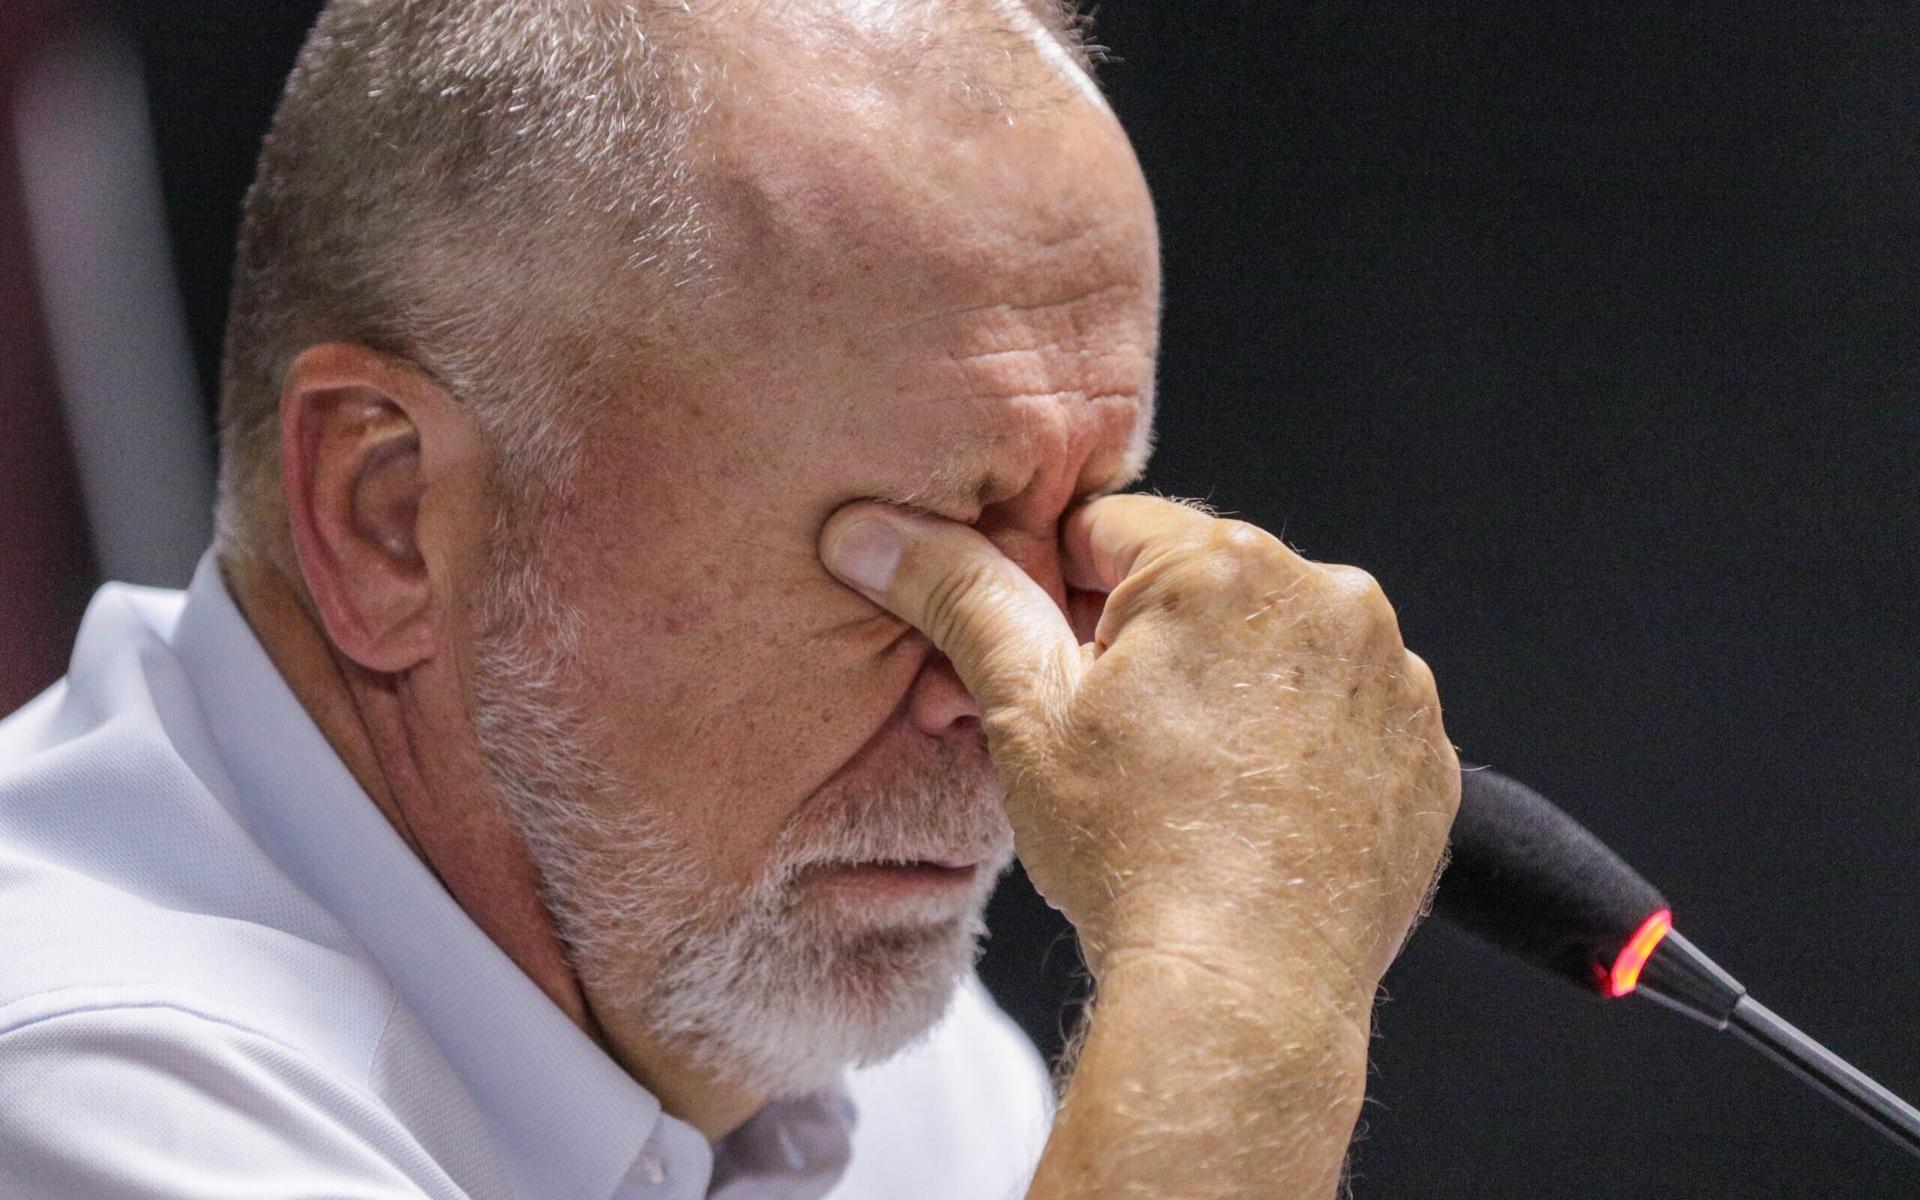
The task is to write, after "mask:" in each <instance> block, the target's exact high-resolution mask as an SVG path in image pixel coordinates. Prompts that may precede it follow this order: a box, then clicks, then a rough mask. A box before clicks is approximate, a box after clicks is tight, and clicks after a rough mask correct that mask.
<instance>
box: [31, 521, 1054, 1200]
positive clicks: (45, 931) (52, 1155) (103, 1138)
mask: <svg viewBox="0 0 1920 1200" xmlns="http://www.w3.org/2000/svg"><path fill="white" fill-rule="evenodd" d="M1050 1094H1051V1093H1050V1090H1049V1088H1048V1085H1047V1080H1046V1074H1045V1071H1044V1069H1043V1067H1042V1064H1041V1063H1040V1061H1039V1057H1038V1055H1036V1054H1035V1053H1034V1050H1033V1048H1032V1046H1031V1044H1030V1043H1028V1042H1027V1040H1026V1039H1025V1037H1024V1036H1023V1035H1022V1034H1021V1033H1020V1032H1019V1031H1018V1030H1017V1029H1016V1028H1015V1027H1014V1026H1013V1024H1012V1022H1010V1021H1009V1020H1008V1019H1007V1018H1006V1016H1005V1015H1004V1014H1002V1013H1001V1012H1000V1011H999V1010H998V1009H997V1008H996V1007H995V1006H994V1004H993V1002H992V1000H991V999H989V998H988V996H987V995H986V992H985V990H984V989H982V988H981V987H980V985H979V983H978V981H977V980H974V979H972V978H969V979H968V981H967V983H966V984H965V986H963V987H962V988H961V989H960V990H959V992H958V994H957V995H956V997H955V1000H954V1003H953V1006H952V1008H951V1010H950V1011H949V1013H948V1015H947V1017H946V1019H945V1021H944V1022H943V1023H942V1024H941V1025H940V1026H939V1027H938V1028H937V1029H936V1030H935V1031H934V1033H933V1034H932V1035H931V1036H930V1037H929V1038H928V1039H927V1040H925V1041H924V1042H922V1043H921V1044H920V1045H919V1046H918V1047H916V1048H914V1049H912V1050H909V1051H907V1052H906V1053H904V1054H902V1055H900V1056H899V1057H897V1058H895V1059H894V1060H892V1061H891V1062H888V1063H886V1064H884V1065H882V1066H879V1067H876V1068H871V1069H868V1070H865V1071H859V1072H854V1073H852V1074H850V1075H849V1076H848V1077H847V1080H846V1084H845V1087H844V1089H840V1090H836V1091H834V1092H831V1093H828V1094H824V1095H820V1096H814V1097H809V1098H807V1099H804V1100H798V1101H792V1102H786V1103H781V1104H775V1105H770V1106H769V1107H768V1108H766V1109H764V1110H762V1111H761V1112H760V1113H759V1114H757V1115H756V1116H755V1117H754V1118H753V1119H752V1120H751V1121H750V1122H748V1124H747V1125H746V1126H744V1127H743V1128H742V1129H741V1130H740V1131H739V1132H737V1133H736V1134H734V1135H732V1136H730V1137H729V1138H727V1139H726V1140H725V1141H724V1142H722V1143H721V1144H720V1146H719V1147H718V1148H717V1150H716V1148H715V1147H712V1146H710V1145H709V1144H708V1143H707V1142H706V1140H705V1139H703V1138H702V1137H701V1136H700V1135H699V1134H698V1133H696V1132H695V1131H694V1130H693V1129H692V1128H691V1127H690V1126H688V1125H686V1124H684V1123H682V1122H681V1121H678V1120H676V1119H675V1118H673V1117H670V1116H667V1115H665V1114H663V1113H662V1112H661V1111H660V1105H659V1102H658V1101H657V1100H655V1099H654V1097H653V1096H652V1095H651V1094H649V1093H648V1092H647V1091H646V1090H645V1089H643V1088H642V1087H640V1086H639V1085H638V1084H637V1083H635V1082H634V1081H633V1079H632V1078H631V1077H629V1076H628V1075H627V1074H626V1073H625V1072H624V1071H622V1070H621V1069H620V1067H619V1066H618V1065H617V1064H616V1063H615V1062H614V1061H613V1060H612V1059H611V1058H609V1057H608V1056H607V1055H606V1053H605V1052H603V1051H602V1050H601V1049H600V1048H599V1047H598V1046H597V1045H595V1044H594V1042H593V1041H592V1040H591V1039H589V1038H588V1037H587V1036H586V1035H585V1034H583V1033H582V1032H581V1031H580V1029H579V1028H578V1027H577V1026H575V1025H574V1024H573V1023H572V1022H571V1021H570V1020H568V1019H567V1017H566V1016H565V1014H563V1013H562V1012H561V1011H560V1010H559V1009H558V1008H556V1007H555V1006H554V1005H553V1004H552V1003H551V1002H550V1001H549V1000H548V999H547V997H546V996H545V994H544V993H542V992H541V991H540V990H539V989H538V988H537V987H535V986H534V984H533V983H532V981H531V980H529V979H528V978H527V977H526V976H525V975H524V974H522V973H521V971H520V970H519V968H518V967H516V966H515V965H514V964H513V962H512V961H511V960H509V959H508V958H507V957H506V955H505V954H503V953H502V952H501V951H500V950H499V948H498V947H497V946H495V945H494V943H493V942H492V940H491V939H489V938H488V937H487V936H486V934H485V933H483V932H482V931H481V930H480V928H479V927H478V926H476V925H475V924H474V923H473V922H472V921H471V920H469V919H468V917H467V915H466V913H465V912H463V911H462V910H461V908H460V906H459V905H458V904H457V903H455V902H454V900H453V898H452V897H451V896H450V895H449V894H448V893H447V892H446V890H445V889H444V888H443V887H441V885H440V884H439V882H438V881H437V880H436V879H435V878H434V877H433V875H432V874H431V873H430V872H429V871H427V869H426V868H425V867H424V866H423V865H422V864H421V863H420V861H419V860H418V859H417V858H416V857H415V856H414V855H413V853H412V852H411V851H410V850H409V849H408V848H407V846H406V844H405V843H404V842H402V841H401V840H400V838H399V836H398V835H397V834H395V832H394V831H393V829H392V827H391V826H390V825H389V824H388V823H387V821H386V819H385V818H384V817H383V816H382V815H381V814H380V812H379V811H378V810H377V809H376V808H375V807H374V806H373V804H372V802H371V801H370V800H368V798H367V796H366V794H365V792H363V791H362V790H361V789H360V787H359V785H358V784H357V783H356V782H355V781H354V779H353V777H352V776H351V775H350V774H349V773H348V771H347V769H346V767H345V765H344V764H342V763H341V761H340V759H339V758H338V757H337V756H336V755H335V754H334V752H333V750H332V748H331V747H330V746H329V745H328V744H327V742H326V740H325V739H324V738H323V737H322V736H321V734H320V731H319V730H318V728H316V727H315V726H314V724H313V722H312V721H311V720H309V719H308V717H307V714H306V712H305V710H304V709H302V708H301V706H300V704H299V702H298V701H297V700H296V699H295V698H294V696H293V694H292V692H291V691H290V690H289V689H288V688H287V686H286V683H285V682H284V681H283V680H282V679H281V677H280V675H279V673H278V672H277V671H276V670H275V669H274V667H273V664H272V663H271V661H270V660H269V659H268V658H267V656H266V653H265V652H264V651H263V650H262V649H261V647H260V645H259V643H258V642H257V641H256V640H255V639H254V637H253V634H252V632H251V630H250V629H249V628H248V626H247V624H246V622H245V620H244V619H243V618H242V617H241V616H240V613H239V611H238V609H237V608H236V607H235V606H234V604H233V601H232V599H231V598H230V597H229V596H228V594H227V591H226V588H225V586H224V585H223V583H222V581H221V579H220V575H219V572H218V570H217V569H216V568H215V567H214V565H213V563H212V560H211V558H210V557H209V558H208V559H206V560H203V561H202V563H201V564H200V569H199V571H198V573H197V574H196V575H195V577H194V581H193V584H192V586H191V587H190V588H189V589H188V591H187V592H185V593H184V594H183V593H179V592H167V591H158V590H154V589H146V588H135V587H129V586H126V585H120V584H110V585H108V586H106V587H104V588H102V589H101V590H100V592H99V593H98V594H97V595H96V596H95V597H94V600H93V603H92V605H91V606H90V607H89V608H88V610H87V615H86V619H85V621H84V623H83V624H82V626H81V630H80V635H79V639H78V641H77V643H76V644H75V647H74V653H73V661H72V664H71V668H70V670H69V673H68V675H67V677H66V679H64V680H63V681H61V682H60V683H59V684H56V685H55V686H54V687H53V688H52V689H50V690H49V691H47V692H46V693H45V694H43V695H42V696H40V697H39V698H38V699H36V700H34V701H33V702H32V703H31V704H29V705H27V707H25V708H23V709H22V710H20V711H19V712H18V713H16V714H15V715H14V716H12V717H10V718H9V719H7V720H6V721H5V722H0V1196H5V1197H15V1196H18V1197H23V1198H25V1197H33V1198H35V1200H66V1198H71V1200H102V1198H103V1197H115V1198H122V1197H126V1198H132V1197H142V1198H146V1197H151V1198H161V1197H165V1198H168V1200H176V1198H181V1200H183V1198H186V1197H195V1198H200V1197H209V1198H211V1197H221V1198H225V1197H233V1198H235V1200H240V1198H246V1200H261V1198H268V1197H302V1198H312V1200H400V1198H402V1197H406V1198H418V1197H434V1198H436V1200H439V1198H448V1200H451V1198H455V1197H467V1198H471V1200H494V1198H502V1200H505V1198H518V1200H694V1198H696V1197H700V1196H705V1195H709V1194H711V1195H713V1196H717V1197H723V1198H725V1200H748V1198H759V1197H767V1198H776V1197H777V1198H779V1200H812V1198H815V1197H820V1196H827V1195H831V1196H832V1197H835V1198H837V1200H905V1198H912V1200H947V1198H952V1200H961V1198H966V1200H982V1198H985V1200H1001V1198H1003V1197H1008V1196H1016V1195H1018V1194H1020V1192H1021V1191H1022V1190H1023V1188H1024V1185H1025V1182H1026V1179H1027V1177H1028V1175H1029V1174H1030V1173H1031V1171H1032V1168H1033V1164H1034V1163H1035V1162H1036V1161H1037V1159H1038V1157H1039V1151H1040V1147H1041V1145H1042V1144H1043V1143H1044V1141H1045V1138H1046V1133H1047V1126H1048V1122H1049V1120H1050V1116H1051V1102H1050ZM709 1189H711V1191H710V1190H709Z"/></svg>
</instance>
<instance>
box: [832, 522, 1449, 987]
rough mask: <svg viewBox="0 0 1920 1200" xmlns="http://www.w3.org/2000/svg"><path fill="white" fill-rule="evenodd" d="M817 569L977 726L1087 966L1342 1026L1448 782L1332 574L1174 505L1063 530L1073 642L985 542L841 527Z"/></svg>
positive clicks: (1414, 888)
mask: <svg viewBox="0 0 1920 1200" xmlns="http://www.w3.org/2000/svg"><path fill="white" fill-rule="evenodd" d="M821 546H822V558H823V560H824V561H825V562H826V564H827V565H828V567H829V569H831V570H833V571H834V572H835V574H836V575H837V576H838V577H839V578H841V579H842V580H843V581H845V582H847V583H848V584H850V585H851V586H853V587H855V588H856V589H857V590H859V591H861V592H862V593H863V594H864V595H866V596H867V597H868V598H869V599H871V600H873V601H874V602H875V603H877V604H880V605H881V606H883V607H885V608H886V609H888V610H890V611H891V612H893V613H894V614H895V615H897V616H899V617H900V618H901V619H902V620H904V621H906V622H908V623H909V624H911V625H913V626H915V627H916V628H918V629H919V630H920V631H921V632H923V633H925V634H926V635H927V636H928V637H929V638H930V639H931V640H932V641H933V643H934V644H935V645H936V646H938V647H939V648H940V649H941V650H942V651H943V652H945V653H946V655H947V656H948V657H949V658H950V659H952V661H953V664H954V667H955V669H956V670H957V671H958V673H959V675H960V678H961V679H962V680H963V681H964V682H965V684H966V685H967V688H968V690H969V691H970V692H971V693H972V694H973V697H974V700H975V702H976V703H977V704H978V705H979V708H980V713H981V721H982V724H983V726H984V728H985V731H986V735H987V739H988V745H989V747H990V750H991V753H992V755H993V758H994V761H995V763H996V764H997V765H998V767H999V769H1000V773H1001V776H1002V778H1003V780H1004V781H1005V784H1006V788H1007V811H1008V814H1009V818H1010V819H1011V821H1012V823H1013V827H1014V831H1015V836H1016V841H1017V845H1018V848H1019V853H1020V858H1021V861H1022V862H1023V863H1024V864H1025V866H1026V869H1027V872H1028V874H1029V876H1030V877H1031V878H1032V880H1033V882H1034V884H1035V886H1036V887H1037V888H1038V889H1039V890H1040V892H1041V894H1042V895H1044V896H1045V897H1046V898H1047V900H1048V901H1049V902H1050V903H1052V904H1053V905H1055V906H1056V907H1057V908H1059V909H1060V910H1061V911H1062V912H1064V913H1065V914H1066V916H1067V918H1068V919H1069V920H1070V921H1072V922H1073V924H1074V927H1075V929H1076V931H1077V932H1078V933H1079V935H1080V938H1081V942H1082V946H1083V949H1084V952H1085V953H1086V956H1087V960H1088V964H1089V966H1090V967H1091V968H1092V969H1093V970H1094V971H1095V973H1096V975H1098V974H1099V972H1100V971H1101V969H1102V966H1103V964H1104V962H1105V960H1106V959H1107V957H1108V956H1109V955H1114V954H1120V953H1125V952H1136V953H1148V954H1164V955H1174V956H1179V957H1182V958H1186V959H1189V960H1194V961H1198V962H1200V963H1202V964H1203V965H1205V966H1206V967H1208V968H1209V969H1211V970H1214V971H1217V972H1221V973H1225V974H1228V975H1234V976H1240V977H1243V978H1248V977H1250V978H1252V979H1255V980H1257V979H1261V978H1265V977H1267V973H1268V972H1269V971H1272V970H1275V969H1278V970H1283V971H1287V970H1294V969H1298V970H1300V971H1303V972H1306V973H1308V974H1311V975H1314V976H1316V977H1328V978H1333V979H1338V980H1342V982H1343V984H1344V985H1348V986H1345V987H1344V989H1343V994H1344V999H1345V1002H1346V1003H1358V1004H1360V1005H1361V1006H1363V1007H1364V1005H1365V1004H1366V1003H1367V1002H1368V1001H1370V999H1371V996H1372V992H1373V989H1374V987H1375V986H1376V985H1377V983H1378V981H1379V978H1380V976H1381V975H1382V974H1383V973H1384V972H1385V970H1386V968H1387V965H1388V963H1389V962H1390V961H1391V959H1392V957H1393V955H1394V954H1395V953H1397V951H1398V948H1399V946H1400V944H1401V942H1402V940H1403V939H1404V938H1405V936H1406V934H1407V932H1408V930H1409V928H1410V927H1411V925H1412V923H1413V921H1414V920H1415V918H1416V916H1417V914H1418V911H1419V908H1420V906H1421V904H1422V902H1423V900H1424V899H1425V897H1426V896H1427V894H1428V892H1429V891H1430V888H1431V883H1432V881H1433V879H1434V877H1435V872H1436V866H1437V864H1438V861H1439V859H1440V856H1441V854H1442V852H1443V848H1444V846H1445V844H1446V837H1447V831H1448V828H1449V826H1450V825H1451V823H1452V819H1453V813H1454V809H1455V807H1456V806H1457V804H1458V802H1459V765H1458V762H1457V760H1456V759H1455V757H1454V752H1453V749H1452V747H1451V746H1450V745H1449V744H1448V742H1447V738H1446V734H1445V731H1444V730H1443V728H1442V727H1441V721H1440V706H1439V702H1438V700H1437V698H1436V695H1435V691H1434V683H1433V677H1432V674H1431V672H1429V671H1428V670H1427V667H1426V664H1425V663H1423V662H1422V661H1421V660H1420V659H1419V658H1418V657H1417V656H1415V655H1413V654H1411V653H1409V652H1408V651H1407V650H1406V649H1405V647H1404V646H1403V645H1402V644H1401V640H1400V633H1399V627H1398V624H1397V622H1396V620H1395V617H1394V613H1393V609H1392V607H1391V606H1390V605H1389V604H1388V603H1387V600H1386V597H1385V596H1383V595H1382V594H1381V592H1380V589H1379V588H1378V586H1376V585H1375V583H1374V581H1373V579H1372V578H1371V577H1370V576H1368V575H1367V574H1366V573H1365V572H1363V571H1360V570H1357V569H1355V568H1353V567H1345V566H1328V565H1321V564H1316V563H1312V562H1308V561H1307V560H1305V559H1303V558H1301V557H1299V556H1298V555H1296V554H1294V553H1293V552H1292V551H1291V550H1289V549H1287V547H1286V546H1284V545H1283V544H1281V542H1280V541H1279V540H1278V539H1276V538H1274V537H1272V536H1271V535H1269V534H1267V533H1265V532H1263V531H1261V530H1260V529H1257V528H1255V527H1254V526H1252V525H1248V524H1246V523H1244V522H1240V521H1229V520H1219V519H1215V518H1213V517H1210V516H1207V515H1205V514H1203V513H1201V512H1198V511H1195V510H1194V509H1192V508H1189V507H1186V506H1184V505H1181V504H1177V503H1174V502H1171V501H1166V500H1160V499H1155V498H1152V497H1146V496H1133V495H1129V496H1112V497H1106V498H1103V499H1098V500H1094V501H1092V502H1090V503H1088V504H1086V505H1084V506H1082V507H1080V508H1079V509H1077V510H1075V511H1074V512H1072V513H1071V514H1070V515H1069V517H1068V519H1067V521H1066V524H1065V528H1064V532H1063V537H1062V552H1063V561H1064V565H1065V573H1066V577H1067V581H1068V583H1069V584H1071V585H1072V586H1073V587H1076V588H1080V589H1086V590H1091V591H1093V592H1096V593H1106V594H1107V595H1106V601H1105V605H1104V608H1103V610H1102V611H1101V613H1100V616H1099V622H1098V626H1097V629H1096V630H1095V631H1094V633H1093V640H1092V642H1091V643H1089V644H1083V643H1082V642H1081V641H1080V639H1079V638H1077V637H1076V636H1075V635H1074V633H1073V630H1072V629H1071V628H1070V626H1069V624H1068V621H1067V618H1066V617H1065V616H1064V615H1063V614H1062V613H1061V611H1060V609H1059V608H1058V607H1057V606H1056V605H1055V604H1054V603H1053V601H1052V600H1051V598H1049V597H1048V596H1047V594H1046V593H1045V592H1044V591H1043V590H1042V589H1041V588H1040V587H1039V585H1038V584H1036V583H1035V582H1034V581H1033V580H1032V579H1031V578H1030V577H1029V576H1027V575H1026V574H1025V572H1023V571H1022V570H1021V569H1020V568H1019V567H1018V566H1016V565H1015V564H1014V563H1013V562H1012V561H1011V560H1010V559H1008V558H1006V557H1005V556H1004V555H1002V554H1001V553H1000V552H999V551H998V550H997V549H996V548H995V547H994V545H993V544H992V543H991V542H990V541H988V540H987V538H986V537H984V536H983V535H981V534H980V533H978V532H976V531H975V530H973V529H971V528H969V527H967V526H964V525H960V524H957V523H955V522H951V521H945V520H941V519H939V518H936V517H931V516H925V515H917V514H913V513H909V512H904V511H902V510H899V509H897V508H891V507H888V506H885V505H880V504H873V503H861V504H855V505H850V506H848V507H847V508H845V509H842V510H841V511H840V512H838V513H836V514H834V516H833V517H832V518H831V519H830V520H829V521H828V522H827V525H826V528H825V530H824V531H823V533H822V536H821Z"/></svg>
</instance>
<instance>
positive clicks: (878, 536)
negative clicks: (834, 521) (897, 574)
mask: <svg viewBox="0 0 1920 1200" xmlns="http://www.w3.org/2000/svg"><path fill="white" fill-rule="evenodd" d="M905 545H906V537H905V533H904V531H903V530H902V529H901V528H900V527H899V526H898V525H896V524H894V523H893V522H892V521H889V520H888V519H887V518H885V517H879V516H874V517H862V518H860V519H858V520H856V521H853V522H852V523H850V524H848V525H845V526H843V527H842V528H841V529H840V530H839V532H838V533H837V534H836V535H835V536H834V538H833V540H832V541H831V542H829V543H828V544H827V547H826V550H825V552H824V554H823V555H822V557H823V559H824V560H825V562H826V564H827V570H829V571H832V572H833V573H834V574H835V575H837V576H839V577H840V578H841V579H842V580H844V581H845V582H847V583H850V584H852V585H853V586H854V587H857V588H859V589H861V590H862V591H866V592H871V593H873V594H874V595H876V596H884V595H886V592H887V585H888V584H890V583H892V582H893V571H894V568H895V567H898V566H899V565H900V551H901V550H902V549H903V548H904V547H905Z"/></svg>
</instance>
